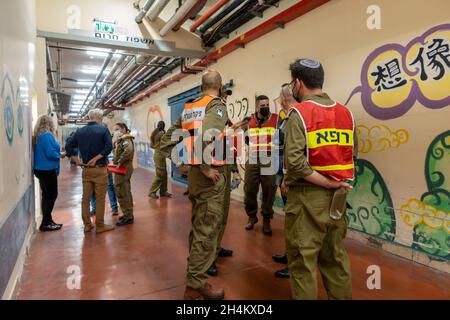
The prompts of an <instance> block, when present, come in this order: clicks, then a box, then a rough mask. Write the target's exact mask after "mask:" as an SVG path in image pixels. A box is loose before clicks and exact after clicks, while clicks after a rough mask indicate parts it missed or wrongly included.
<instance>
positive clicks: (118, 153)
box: [113, 134, 134, 165]
mask: <svg viewBox="0 0 450 320" xmlns="http://www.w3.org/2000/svg"><path fill="white" fill-rule="evenodd" d="M133 139H134V137H133V136H131V135H129V134H125V135H123V136H122V137H121V138H119V140H118V141H117V144H116V148H115V149H114V157H113V162H114V164H116V165H123V164H124V163H126V162H131V161H133V157H134V143H133Z"/></svg>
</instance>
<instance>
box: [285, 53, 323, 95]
mask: <svg viewBox="0 0 450 320" xmlns="http://www.w3.org/2000/svg"><path fill="white" fill-rule="evenodd" d="M289 70H291V76H292V79H298V80H302V81H303V83H304V84H305V86H306V87H307V88H309V89H317V88H320V89H322V87H323V82H324V78H325V72H324V71H323V67H322V64H321V63H320V62H318V61H315V60H311V59H297V60H295V61H294V62H293V63H291V65H290V66H289Z"/></svg>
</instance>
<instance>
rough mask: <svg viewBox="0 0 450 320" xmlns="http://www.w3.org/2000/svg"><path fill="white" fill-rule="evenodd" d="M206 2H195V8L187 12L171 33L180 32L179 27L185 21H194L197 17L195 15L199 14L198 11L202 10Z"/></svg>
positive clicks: (203, 0) (202, 0)
mask: <svg viewBox="0 0 450 320" xmlns="http://www.w3.org/2000/svg"><path fill="white" fill-rule="evenodd" d="M206 1H207V0H201V1H197V3H196V4H195V6H193V7H192V9H191V10H189V12H188V13H187V15H186V16H185V17H184V18H183V19H181V20H180V22H178V23H177V24H176V25H175V26H174V27H173V28H172V31H178V30H180V28H181V26H182V25H183V23H185V21H186V20H187V19H195V17H196V16H197V14H198V13H199V12H200V10H202V9H203V7H204V6H205V4H206Z"/></svg>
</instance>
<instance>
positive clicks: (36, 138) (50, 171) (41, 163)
mask: <svg viewBox="0 0 450 320" xmlns="http://www.w3.org/2000/svg"><path fill="white" fill-rule="evenodd" d="M54 130H55V125H54V124H53V120H52V118H51V117H50V116H47V115H43V116H40V117H39V118H38V119H37V122H36V125H35V127H34V130H33V149H34V165H33V170H34V174H35V176H36V178H38V179H39V185H40V186H41V208H42V216H43V217H42V223H41V226H40V227H39V230H40V231H54V230H59V229H61V227H62V224H58V223H55V222H54V221H53V219H52V211H53V207H54V205H55V201H56V198H57V197H58V174H59V161H60V159H61V158H62V157H64V156H65V155H64V153H61V147H60V145H59V143H58V142H57V141H56V139H55V137H54V135H53V134H54Z"/></svg>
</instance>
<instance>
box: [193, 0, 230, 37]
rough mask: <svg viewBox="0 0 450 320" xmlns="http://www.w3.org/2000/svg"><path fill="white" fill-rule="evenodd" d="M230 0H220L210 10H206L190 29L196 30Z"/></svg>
mask: <svg viewBox="0 0 450 320" xmlns="http://www.w3.org/2000/svg"><path fill="white" fill-rule="evenodd" d="M228 1H230V0H220V1H219V2H217V3H216V4H215V5H213V6H212V7H211V8H210V9H209V10H208V11H206V12H205V13H204V14H203V15H202V16H201V17H200V18H198V19H197V20H196V21H195V22H194V24H193V25H192V26H191V29H190V31H191V32H195V30H197V28H198V27H199V26H200V25H201V24H203V22H205V21H206V20H207V19H208V18H209V17H211V16H212V15H213V14H214V13H216V12H217V10H219V9H220V8H222V7H223V6H224V5H225V4H227V3H228Z"/></svg>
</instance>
